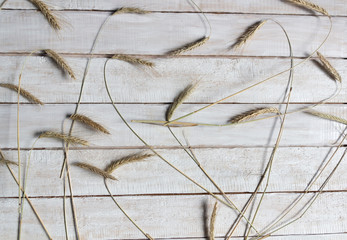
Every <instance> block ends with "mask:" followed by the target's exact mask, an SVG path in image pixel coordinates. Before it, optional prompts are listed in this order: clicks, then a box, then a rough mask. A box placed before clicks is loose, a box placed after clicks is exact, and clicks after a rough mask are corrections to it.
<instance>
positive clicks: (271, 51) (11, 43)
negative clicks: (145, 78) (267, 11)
mask: <svg viewBox="0 0 347 240" xmlns="http://www.w3.org/2000/svg"><path fill="white" fill-rule="evenodd" d="M61 15H62V16H61V17H62V18H63V19H65V20H66V22H67V23H68V24H66V27H65V28H64V30H62V31H60V32H59V33H56V32H55V31H54V30H52V29H51V28H50V26H49V25H48V24H47V23H46V22H45V21H44V17H43V16H42V14H40V13H39V12H33V11H29V12H28V11H6V10H4V11H2V12H1V17H0V25H1V26H3V27H2V28H1V29H0V42H2V43H3V44H2V45H1V46H0V52H2V53H9V52H30V51H31V50H35V49H47V48H49V49H53V50H55V51H57V52H59V53H89V51H90V48H91V46H92V42H93V41H94V38H95V35H96V33H97V31H98V30H99V27H100V25H101V24H102V22H103V21H104V20H105V19H106V18H107V16H109V15H110V13H104V12H89V11H88V12H75V11H67V12H63V13H61ZM206 16H207V18H208V19H209V21H210V22H211V25H212V35H211V39H210V40H209V41H208V43H206V44H205V45H204V46H203V47H200V48H197V49H195V50H193V51H191V52H189V53H188V55H195V54H196V55H240V54H241V55H244V56H289V51H288V46H287V42H286V38H285V36H284V34H283V33H282V32H281V29H280V28H279V27H278V26H277V25H276V24H274V23H268V24H265V25H264V26H263V27H262V29H261V31H259V32H257V34H256V36H255V37H254V39H253V40H252V41H251V42H250V43H249V44H248V45H247V46H246V47H245V48H244V49H243V50H242V51H239V50H238V51H233V50H228V48H230V46H231V45H232V44H233V43H234V42H235V40H236V39H237V38H238V37H239V35H240V34H242V32H243V31H244V29H245V28H247V27H248V26H249V25H251V24H253V23H254V22H256V21H259V20H261V19H268V18H273V16H271V15H258V14H255V15H251V14H247V15H239V14H207V15H206ZM177 19H180V21H177ZM275 19H276V20H277V21H279V22H280V23H281V24H282V25H283V26H284V27H285V28H286V30H287V32H288V34H289V36H290V38H291V40H292V44H293V48H294V56H300V57H303V56H307V54H308V53H310V52H313V50H315V49H316V48H317V47H318V46H319V45H320V44H321V42H322V41H323V39H324V38H325V36H326V35H327V32H328V27H329V21H328V19H327V18H326V17H310V16H285V15H280V16H276V17H275ZM332 21H333V25H334V30H333V32H332V34H331V36H330V37H329V39H328V41H327V44H326V46H325V47H324V49H322V51H321V52H322V54H324V56H326V57H346V56H347V47H346V45H347V43H346V41H345V35H346V31H347V30H346V29H347V28H346V20H345V18H343V17H336V18H333V20H332ZM297 24H298V25H297ZM85 26H88V27H87V28H86V27H85ZM7 29H11V31H8V30H7ZM308 29H310V31H308ZM206 31H207V30H206V26H204V23H203V22H202V21H201V18H200V17H199V15H198V14H194V13H184V14H178V13H153V14H146V15H141V16H139V15H134V14H124V15H123V14H122V15H116V16H115V17H114V18H112V19H111V20H110V21H109V23H108V25H107V26H106V27H105V28H104V30H103V33H102V34H101V36H100V41H99V42H98V44H97V46H96V49H95V53H102V54H115V53H123V54H149V55H153V54H165V53H167V52H168V51H170V50H173V49H176V48H177V47H180V46H182V45H185V44H187V43H190V42H193V41H195V40H197V39H199V38H201V37H202V36H204V35H205V34H206ZM129 39H131V40H129ZM144 43H146V44H145V45H144Z"/></svg>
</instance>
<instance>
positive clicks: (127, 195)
mask: <svg viewBox="0 0 347 240" xmlns="http://www.w3.org/2000/svg"><path fill="white" fill-rule="evenodd" d="M318 192H319V191H308V192H307V193H310V194H312V193H318ZM213 193H214V194H215V195H221V193H220V192H213ZM224 193H225V194H228V195H251V194H253V193H254V192H249V191H247V192H224ZM302 193H305V191H270V192H266V194H302ZM321 193H322V194H323V193H325V194H327V193H347V190H344V189H341V190H324V191H322V192H321ZM257 194H259V195H261V194H262V192H261V191H259V192H258V193H257ZM208 195H209V194H208V193H142V194H141V193H140V194H117V195H116V194H113V196H114V197H165V196H167V197H169V196H172V197H174V196H208ZM66 196H67V197H69V196H70V195H66ZM28 197H29V198H31V199H52V198H63V197H64V196H63V195H61V196H59V195H58V196H31V195H29V194H28ZM108 197H110V195H102V194H100V195H74V198H108ZM0 199H18V196H3V197H0Z"/></svg>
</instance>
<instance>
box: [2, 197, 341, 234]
mask: <svg viewBox="0 0 347 240" xmlns="http://www.w3.org/2000/svg"><path fill="white" fill-rule="evenodd" d="M248 197H249V195H236V196H233V198H234V201H235V204H237V205H242V204H243V203H245V201H246V200H247V198H248ZM296 197H297V195H296V194H286V193H284V194H271V195H268V196H266V197H265V199H264V201H263V205H262V210H263V211H262V212H261V213H260V214H259V216H258V218H257V220H256V221H255V223H254V225H255V226H257V227H258V228H259V229H262V228H263V227H265V226H266V225H267V224H269V223H270V222H271V220H274V219H275V218H276V217H277V216H278V215H279V214H280V213H281V212H282V211H283V210H284V209H285V208H286V207H287V206H288V204H290V203H291V202H292V201H293V200H294V199H295V198H296ZM345 198H346V193H324V194H322V195H321V196H319V198H318V199H317V201H316V202H315V204H314V205H312V208H311V209H310V210H309V212H308V213H307V215H305V216H304V218H302V219H301V220H299V221H297V222H295V223H294V224H292V225H290V226H288V227H287V228H284V229H282V230H280V231H279V232H278V234H280V235H291V234H298V235H297V236H296V237H292V238H290V237H287V238H284V239H286V240H287V239H304V240H306V239H312V236H307V237H306V236H301V235H302V234H318V235H320V234H325V233H341V232H344V231H345V229H346V218H347V215H346V211H343V210H344V209H346V207H347V206H346V201H345ZM117 199H118V201H119V203H120V204H121V205H122V206H123V207H124V209H125V210H126V211H127V212H128V213H129V215H130V216H132V217H133V218H134V219H135V221H136V222H137V223H138V224H139V225H140V226H141V227H142V228H143V229H144V230H145V231H146V232H148V233H149V234H151V236H153V237H154V238H169V239H172V238H183V239H184V238H188V237H193V238H194V237H195V238H201V237H203V236H205V234H204V221H206V220H204V217H203V216H204V205H205V204H207V206H208V208H207V214H208V215H209V214H210V212H211V207H212V206H213V204H214V200H213V199H212V198H211V197H208V196H201V195H196V196H131V197H128V196H127V197H118V198H117ZM17 201H18V200H17V199H8V198H7V199H0V202H1V205H2V206H4V205H6V206H8V207H7V208H6V209H5V211H1V212H0V216H1V218H0V222H1V224H0V230H1V231H0V234H1V235H0V236H1V238H2V239H14V238H15V236H16V229H17V217H18V216H17V215H18V213H17V204H18V203H17ZM32 202H33V204H35V206H36V208H37V210H38V212H39V214H40V215H41V217H42V219H43V221H44V223H45V224H46V226H47V228H48V230H49V231H50V233H51V234H52V235H53V239H64V236H65V234H64V225H63V215H62V204H63V200H62V199H61V198H49V199H47V198H38V199H32ZM75 203H76V209H77V218H78V223H79V227H80V235H81V238H82V239H139V238H141V239H143V235H141V233H140V232H139V231H138V230H137V229H136V228H135V227H134V226H133V225H132V224H131V223H130V222H129V221H128V220H127V219H126V218H125V216H124V215H123V214H122V213H121V212H120V211H119V210H118V209H117V206H116V205H115V204H114V203H113V202H112V200H111V198H110V197H92V198H85V197H83V198H76V199H75ZM26 206H28V205H27V204H26ZM47 209H49V210H50V211H47ZM327 212H329V214H327ZM68 213H70V211H68ZM24 214H25V215H24V219H23V223H24V224H23V239H33V238H34V239H46V236H45V235H44V233H43V232H42V230H41V228H40V226H39V225H38V224H37V223H36V220H35V218H34V216H33V214H32V213H31V210H30V209H28V208H27V209H26V212H24ZM69 216H70V214H69ZM289 217H291V216H289ZM235 218H236V214H235V212H234V211H233V210H231V209H228V208H227V207H225V206H222V205H220V208H219V211H218V215H217V220H216V235H217V236H223V235H224V234H225V233H226V232H227V230H228V228H229V227H230V226H231V224H232V222H233V220H234V219H235ZM328 223H329V224H328ZM158 226H159V227H158ZM243 228H244V222H242V224H241V225H240V228H238V230H237V231H236V232H235V235H236V236H240V235H242V234H243ZM69 229H70V231H71V232H70V234H71V238H72V239H73V227H72V225H71V224H69ZM328 235H329V234H328ZM320 237H321V239H325V238H324V237H323V236H320ZM273 239H278V238H276V237H275V238H273ZM280 239H281V238H280ZM327 239H335V238H333V236H330V238H327ZM336 239H342V238H336ZM281 240H282V239H281Z"/></svg>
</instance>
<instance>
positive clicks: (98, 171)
mask: <svg viewBox="0 0 347 240" xmlns="http://www.w3.org/2000/svg"><path fill="white" fill-rule="evenodd" d="M74 165H75V166H77V167H80V168H83V169H86V170H89V171H91V172H93V173H95V174H97V175H100V176H102V177H104V178H109V179H112V180H118V179H117V178H115V177H114V176H112V175H111V174H109V173H107V172H105V171H104V170H101V169H100V168H97V167H95V166H93V165H90V164H88V163H81V162H76V163H74Z"/></svg>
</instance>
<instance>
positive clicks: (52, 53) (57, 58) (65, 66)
mask: <svg viewBox="0 0 347 240" xmlns="http://www.w3.org/2000/svg"><path fill="white" fill-rule="evenodd" d="M44 51H45V52H46V53H47V55H48V56H50V57H51V58H52V59H53V60H54V61H55V62H56V63H57V64H58V65H59V66H60V67H61V68H62V69H63V70H64V71H66V72H67V73H68V74H69V75H70V77H71V78H73V79H76V76H75V74H74V72H73V71H72V68H71V67H70V66H69V64H67V62H66V61H65V59H64V58H63V57H62V56H60V55H59V54H58V53H56V52H55V51H53V50H51V49H45V50H44Z"/></svg>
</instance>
